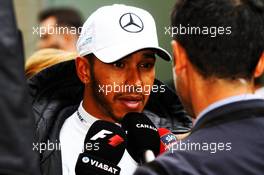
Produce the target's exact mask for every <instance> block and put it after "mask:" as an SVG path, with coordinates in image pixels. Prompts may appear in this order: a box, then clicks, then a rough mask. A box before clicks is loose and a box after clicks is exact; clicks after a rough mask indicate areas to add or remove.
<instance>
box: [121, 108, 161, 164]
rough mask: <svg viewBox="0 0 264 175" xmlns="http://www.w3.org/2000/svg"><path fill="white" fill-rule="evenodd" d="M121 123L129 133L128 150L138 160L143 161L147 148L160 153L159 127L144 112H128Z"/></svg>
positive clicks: (156, 153)
mask: <svg viewBox="0 0 264 175" xmlns="http://www.w3.org/2000/svg"><path fill="white" fill-rule="evenodd" d="M121 125H122V127H123V128H124V130H125V131H126V133H127V150H128V152H129V154H130V155H131V156H132V157H133V159H134V160H136V161H137V162H141V160H142V157H143V154H144V152H145V151H146V150H151V151H152V152H153V153H154V154H155V156H157V155H158V154H159V150H160V137H159V133H158V130H157V128H156V127H155V125H154V124H153V123H152V122H151V120H150V119H149V118H148V117H147V116H146V115H145V114H143V113H136V112H131V113H127V114H126V115H125V116H124V118H123V120H122V121H121Z"/></svg>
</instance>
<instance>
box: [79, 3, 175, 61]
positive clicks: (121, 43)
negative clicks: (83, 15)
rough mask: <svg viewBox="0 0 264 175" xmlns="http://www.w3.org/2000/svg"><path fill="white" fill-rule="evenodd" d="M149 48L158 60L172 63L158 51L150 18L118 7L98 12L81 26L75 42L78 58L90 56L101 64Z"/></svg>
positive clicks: (130, 9)
mask: <svg viewBox="0 0 264 175" xmlns="http://www.w3.org/2000/svg"><path fill="white" fill-rule="evenodd" d="M148 48H149V49H154V50H156V53H157V55H159V56H160V57H161V58H163V59H165V60H168V61H169V60H171V56H170V54H169V53H168V52H167V51H166V50H164V49H162V48H161V47H159V44H158V37H157V31H156V25H155V21H154V19H153V17H152V16H151V14H150V13H148V12H147V11H145V10H143V9H140V8H136V7H131V6H126V5H121V4H114V5H111V6H104V7H101V8H99V9H97V10H96V11H95V12H94V13H93V14H92V15H91V16H90V17H89V18H88V19H87V20H86V22H85V23H84V25H83V27H82V31H81V35H80V37H79V39H78V42H77V51H78V53H79V55H80V56H85V55H88V54H91V53H93V54H94V55H95V56H96V57H97V58H98V59H100V60H101V61H102V62H104V63H112V62H115V61H117V60H119V59H121V58H123V57H125V56H127V55H129V54H131V53H133V52H136V51H139V50H141V49H148Z"/></svg>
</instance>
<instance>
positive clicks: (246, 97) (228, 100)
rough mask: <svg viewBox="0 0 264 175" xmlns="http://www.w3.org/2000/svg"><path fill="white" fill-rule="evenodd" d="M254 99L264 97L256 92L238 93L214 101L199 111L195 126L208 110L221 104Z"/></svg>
mask: <svg viewBox="0 0 264 175" xmlns="http://www.w3.org/2000/svg"><path fill="white" fill-rule="evenodd" d="M253 99H263V98H261V96H259V95H256V94H242V95H236V96H232V97H228V98H225V99H222V100H219V101H216V102H214V103H212V104H211V105H209V106H208V107H207V108H205V109H204V110H203V111H202V112H200V113H199V115H198V116H197V118H196V120H195V121H194V124H193V126H194V125H195V124H196V123H197V122H198V121H199V120H200V119H201V118H202V117H204V116H205V114H207V113H208V112H210V111H212V110H213V109H216V108H218V107H220V106H224V105H226V104H229V103H234V102H237V101H246V100H253Z"/></svg>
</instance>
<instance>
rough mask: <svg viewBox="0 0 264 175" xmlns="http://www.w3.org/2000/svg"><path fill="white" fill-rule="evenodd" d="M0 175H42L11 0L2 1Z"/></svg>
mask: <svg viewBox="0 0 264 175" xmlns="http://www.w3.org/2000/svg"><path fill="white" fill-rule="evenodd" d="M0 26H1V30H0V112H1V113H0V143H1V144H0V174H5V175H18V174H19V175H33V174H34V175H39V168H38V164H39V162H38V160H39V159H38V154H37V152H34V151H33V146H32V145H33V133H34V130H33V127H34V118H33V117H32V115H31V108H30V103H29V97H28V93H27V88H26V82H25V77H24V57H23V47H22V38H21V34H20V32H19V31H18V29H17V26H16V21H15V17H14V11H13V4H12V1H11V0H1V1H0Z"/></svg>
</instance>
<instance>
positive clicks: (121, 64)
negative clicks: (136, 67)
mask: <svg viewBox="0 0 264 175" xmlns="http://www.w3.org/2000/svg"><path fill="white" fill-rule="evenodd" d="M113 65H114V66H115V67H118V68H123V67H124V66H125V64H124V63H122V62H116V63H114V64H113Z"/></svg>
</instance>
